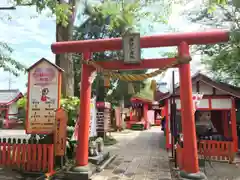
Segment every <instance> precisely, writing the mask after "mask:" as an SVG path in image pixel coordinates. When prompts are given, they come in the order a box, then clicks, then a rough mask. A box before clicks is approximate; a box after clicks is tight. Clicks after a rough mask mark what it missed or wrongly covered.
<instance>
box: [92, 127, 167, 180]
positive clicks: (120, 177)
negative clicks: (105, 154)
mask: <svg viewBox="0 0 240 180" xmlns="http://www.w3.org/2000/svg"><path fill="white" fill-rule="evenodd" d="M135 133H136V134H135ZM134 134H135V135H134ZM112 135H113V134H112ZM113 136H114V135H113ZM114 137H115V136H114ZM119 137H120V136H118V138H119ZM123 137H124V136H123V135H122V136H121V140H119V139H118V138H116V139H117V140H118V141H119V144H120V145H119V144H118V146H115V148H114V147H112V148H109V151H110V153H112V154H117V155H118V157H117V158H116V159H115V160H114V161H113V162H112V163H111V164H110V165H109V166H108V167H107V168H106V170H107V172H106V171H105V172H104V171H103V172H101V173H99V174H98V175H96V176H95V177H94V178H92V180H98V179H95V178H97V176H100V177H101V178H102V177H107V180H152V179H154V180H158V179H159V180H169V179H171V174H170V170H169V165H168V164H169V163H168V153H167V152H166V151H165V150H164V147H165V140H164V139H165V137H164V135H163V133H162V132H161V130H160V128H156V127H154V128H152V129H150V130H147V131H142V132H133V135H132V134H131V133H129V134H125V138H123ZM133 137H134V138H133ZM159 139H160V141H159ZM123 141H124V142H123ZM159 143H161V144H160V146H159ZM104 180H105V179H104Z"/></svg>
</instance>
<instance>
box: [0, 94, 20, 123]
mask: <svg viewBox="0 0 240 180" xmlns="http://www.w3.org/2000/svg"><path fill="white" fill-rule="evenodd" d="M22 97H23V94H22V93H21V92H20V91H19V90H18V89H10V90H0V115H1V120H2V121H3V127H4V128H12V127H14V126H15V125H17V118H18V117H17V116H18V105H17V101H18V100H19V99H20V98H22ZM11 120H13V121H11ZM12 122H14V123H12Z"/></svg>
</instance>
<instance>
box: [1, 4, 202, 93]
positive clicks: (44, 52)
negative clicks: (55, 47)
mask: <svg viewBox="0 0 240 180" xmlns="http://www.w3.org/2000/svg"><path fill="white" fill-rule="evenodd" d="M3 1H4V0H1V2H3ZM1 2H0V6H2V4H1ZM182 10H183V8H182V7H181V6H178V5H176V6H174V7H173V12H174V13H172V15H171V16H170V20H169V25H170V26H172V27H173V28H177V29H178V30H179V31H195V30H196V29H199V28H200V26H199V25H197V24H189V23H188V22H187V21H186V20H185V19H184V18H182V17H181V16H179V13H180V12H181V11H182ZM8 15H10V16H11V17H12V19H11V20H7V19H6V17H7V16H8ZM48 15H49V14H48V13H47V12H44V13H42V14H41V15H38V14H37V13H36V11H35V8H34V7H32V8H29V7H18V8H17V9H16V10H13V11H1V14H0V29H1V31H0V41H4V42H7V43H8V44H9V45H10V46H11V47H12V48H13V49H14V53H13V57H14V58H15V59H17V60H18V61H20V62H21V63H23V64H25V65H26V66H30V65H31V64H33V63H35V62H36V61H37V60H39V59H40V58H42V57H45V58H47V59H48V60H50V61H52V62H54V60H55V59H54V54H53V53H52V52H51V49H50V45H51V43H52V42H54V41H55V19H54V18H53V17H49V16H48ZM36 16H37V17H36ZM1 18H2V19H1ZM148 23H151V22H148V21H143V22H142V23H141V24H142V27H146V26H147V25H148ZM142 30H143V31H146V28H144V29H142ZM143 31H142V32H143ZM168 31H170V30H169V28H168V26H166V25H155V26H154V29H153V31H152V32H147V34H148V35H150V34H158V33H166V32H168ZM168 50H169V48H161V49H159V48H154V49H146V50H144V54H143V56H144V57H145V58H156V57H160V52H162V51H168ZM194 59H195V60H194V62H193V63H194V65H193V68H194V67H196V66H199V65H197V64H199V57H195V58H194ZM194 71H196V68H194ZM170 74H171V73H170V71H168V72H167V73H166V76H165V77H164V81H167V80H168V79H169V78H170ZM11 79H12V84H11V88H14V89H20V90H21V91H22V92H25V91H26V88H25V84H26V82H27V76H26V75H24V74H21V76H20V77H18V78H15V77H13V76H11ZM8 80H9V73H7V72H3V71H0V89H7V88H8Z"/></svg>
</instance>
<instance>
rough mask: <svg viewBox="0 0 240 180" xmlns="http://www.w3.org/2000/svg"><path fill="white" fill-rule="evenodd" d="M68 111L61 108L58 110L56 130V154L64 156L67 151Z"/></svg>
mask: <svg viewBox="0 0 240 180" xmlns="http://www.w3.org/2000/svg"><path fill="white" fill-rule="evenodd" d="M67 122H68V115H67V112H66V111H65V110H64V109H62V108H59V109H58V110H57V111H56V126H55V130H54V145H55V148H54V149H55V156H64V155H65V151H66V137H67Z"/></svg>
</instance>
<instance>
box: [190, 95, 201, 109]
mask: <svg viewBox="0 0 240 180" xmlns="http://www.w3.org/2000/svg"><path fill="white" fill-rule="evenodd" d="M202 98H203V94H202V93H196V94H193V96H192V99H193V112H194V113H195V112H196V110H197V108H198V106H199V104H200V101H201V99H202Z"/></svg>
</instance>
